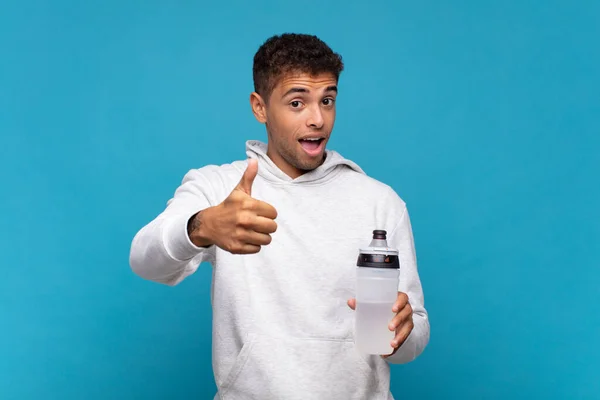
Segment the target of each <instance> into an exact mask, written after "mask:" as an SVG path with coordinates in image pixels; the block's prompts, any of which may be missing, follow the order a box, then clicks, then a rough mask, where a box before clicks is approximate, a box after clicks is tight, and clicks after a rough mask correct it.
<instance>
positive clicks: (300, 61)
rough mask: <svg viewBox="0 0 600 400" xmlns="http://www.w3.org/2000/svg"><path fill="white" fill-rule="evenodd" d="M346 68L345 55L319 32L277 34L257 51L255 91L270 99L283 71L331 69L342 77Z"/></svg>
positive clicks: (254, 75)
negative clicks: (335, 48)
mask: <svg viewBox="0 0 600 400" xmlns="http://www.w3.org/2000/svg"><path fill="white" fill-rule="evenodd" d="M343 70H344V63H343V62H342V57H341V56H340V55H339V54H337V53H335V52H333V51H332V50H331V48H330V47H329V46H328V45H327V44H326V43H325V42H323V41H322V40H321V39H319V38H318V37H317V36H315V35H308V34H299V33H284V34H281V35H274V36H271V37H270V38H268V39H267V40H266V41H265V42H264V43H263V44H262V45H261V46H260V48H259V49H258V51H257V52H256V54H255V55H254V65H253V68H252V75H253V78H254V91H255V92H256V93H258V94H260V95H261V96H262V97H263V98H264V99H265V100H267V101H268V97H269V96H270V94H271V91H272V90H273V88H274V87H275V85H276V84H277V80H278V79H279V78H280V77H281V76H282V75H283V74H287V73H290V72H300V73H307V74H311V75H317V74H320V73H331V74H333V75H334V76H335V78H336V79H339V76H340V74H341V73H342V71H343Z"/></svg>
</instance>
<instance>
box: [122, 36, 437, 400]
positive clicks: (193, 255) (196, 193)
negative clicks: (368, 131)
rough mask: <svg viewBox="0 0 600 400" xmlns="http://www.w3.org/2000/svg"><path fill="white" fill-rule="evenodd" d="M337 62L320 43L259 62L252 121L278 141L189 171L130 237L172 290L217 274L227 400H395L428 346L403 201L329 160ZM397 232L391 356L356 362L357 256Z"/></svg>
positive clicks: (145, 266)
mask: <svg viewBox="0 0 600 400" xmlns="http://www.w3.org/2000/svg"><path fill="white" fill-rule="evenodd" d="M342 70H343V63H342V60H341V57H340V56H339V55H338V54H336V53H334V52H333V51H332V50H331V49H330V48H329V47H328V46H327V45H326V44H325V43H323V42H322V41H321V40H319V39H318V38H317V37H315V36H309V35H298V34H284V35H281V36H274V37H272V38H270V39H268V40H267V41H266V42H265V43H264V44H263V45H262V46H261V47H260V49H259V50H258V52H257V53H256V55H255V57H254V67H253V76H254V85H255V92H253V93H252V94H251V96H250V104H251V107H252V112H253V113H254V115H255V117H256V119H257V120H258V121H259V122H260V123H263V124H265V126H266V130H267V133H268V143H267V144H265V143H261V142H258V141H248V142H247V143H246V154H247V157H248V159H246V160H238V161H234V162H232V163H230V164H224V165H220V166H213V165H209V166H204V167H202V168H199V169H194V170H191V171H189V172H188V173H187V174H186V175H185V177H184V179H183V182H182V184H181V186H180V187H179V188H177V190H176V191H175V194H174V196H173V198H172V199H170V200H169V202H168V203H167V207H166V209H165V210H164V211H163V212H162V213H161V214H160V215H158V216H156V218H155V219H153V220H152V221H150V222H149V223H148V225H146V226H145V227H143V228H142V229H141V230H140V231H139V232H138V233H137V235H136V236H135V238H134V239H133V243H132V247H131V259H130V263H131V267H132V269H133V271H135V273H137V274H138V275H139V276H141V277H142V278H145V279H149V280H152V281H156V282H161V283H164V284H167V285H176V284H178V283H179V282H181V281H182V280H183V279H185V278H186V277H187V276H189V275H190V274H192V273H194V271H195V270H196V269H197V268H198V265H199V264H200V263H201V262H204V261H207V262H209V263H211V264H212V266H213V282H212V285H213V286H212V306H213V311H214V312H213V366H214V375H215V381H216V384H217V387H218V393H217V395H216V398H221V399H261V400H269V399H284V400H290V399H303V400H304V399H323V400H337V399H344V400H350V399H388V400H389V399H393V397H392V394H391V392H390V389H389V387H390V365H389V364H390V363H407V362H410V361H412V360H414V359H415V358H416V357H417V356H419V355H420V354H421V352H422V351H423V349H424V348H425V346H426V345H427V343H428V341H429V321H428V316H427V311H426V310H425V308H424V300H423V292H422V288H421V282H420V279H419V275H418V272H417V265H416V256H415V250H414V245H413V236H412V231H411V225H410V220H409V216H408V212H407V209H406V206H405V204H404V202H403V201H402V200H401V199H400V197H399V196H398V195H397V194H396V193H395V192H394V191H393V190H392V189H391V188H390V187H389V186H387V185H385V184H383V183H381V182H378V181H376V180H374V179H372V178H370V177H368V176H367V175H366V174H365V173H364V172H363V171H362V170H361V168H360V167H359V166H358V165H356V164H355V163H354V162H352V161H350V160H347V159H345V158H343V157H342V156H341V155H340V154H339V153H337V152H335V151H332V150H328V149H326V145H327V142H328V140H329V137H330V135H331V132H332V130H333V126H334V121H335V112H336V109H335V102H336V97H337V92H338V90H337V86H338V79H339V76H340V73H341V72H342ZM375 229H384V230H387V232H388V244H389V245H390V246H391V247H395V248H397V249H399V251H400V265H401V268H400V287H399V293H398V300H397V302H396V304H395V306H394V308H393V312H394V313H396V316H395V317H394V318H393V320H391V321H390V326H389V329H390V330H391V331H395V332H396V336H395V339H394V340H393V342H392V343H391V344H390V354H382V355H374V356H367V355H364V354H361V353H359V352H358V351H357V350H356V348H355V345H354V343H353V338H354V325H353V323H354V314H353V313H354V311H353V310H354V307H355V300H354V299H353V296H354V285H355V268H356V260H357V255H358V249H359V247H364V246H365V245H368V243H369V242H370V239H371V235H372V231H373V230H375Z"/></svg>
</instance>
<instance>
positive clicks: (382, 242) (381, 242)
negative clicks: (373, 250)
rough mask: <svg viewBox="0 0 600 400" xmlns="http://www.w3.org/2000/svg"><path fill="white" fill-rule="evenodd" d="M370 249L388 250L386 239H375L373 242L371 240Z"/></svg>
mask: <svg viewBox="0 0 600 400" xmlns="http://www.w3.org/2000/svg"><path fill="white" fill-rule="evenodd" d="M369 247H383V248H386V247H387V240H385V239H373V240H371V243H370V244H369Z"/></svg>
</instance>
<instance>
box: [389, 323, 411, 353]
mask: <svg viewBox="0 0 600 400" xmlns="http://www.w3.org/2000/svg"><path fill="white" fill-rule="evenodd" d="M413 327H414V324H413V322H412V318H411V319H410V321H409V322H407V323H406V324H404V325H403V326H402V328H400V329H399V330H398V332H397V333H396V336H395V337H394V339H393V340H392V343H391V345H392V347H394V348H398V347H400V346H401V345H402V344H403V343H404V341H405V340H406V339H407V338H408V335H410V332H412V330H413Z"/></svg>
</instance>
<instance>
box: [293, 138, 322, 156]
mask: <svg viewBox="0 0 600 400" xmlns="http://www.w3.org/2000/svg"><path fill="white" fill-rule="evenodd" d="M298 142H300V145H301V146H302V148H303V149H304V151H306V152H307V153H308V154H310V155H317V154H319V153H320V152H321V148H322V147H323V143H325V138H322V137H317V138H305V139H300V140H299V141H298Z"/></svg>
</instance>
